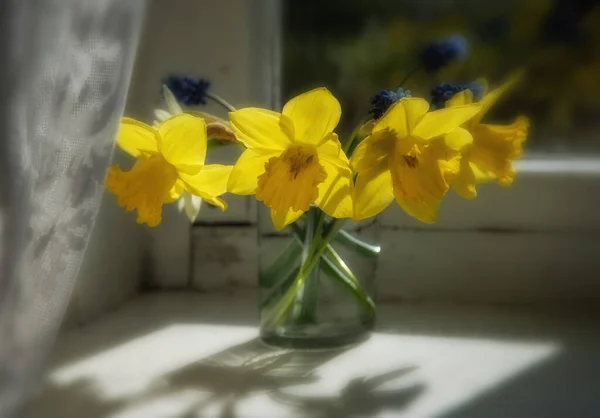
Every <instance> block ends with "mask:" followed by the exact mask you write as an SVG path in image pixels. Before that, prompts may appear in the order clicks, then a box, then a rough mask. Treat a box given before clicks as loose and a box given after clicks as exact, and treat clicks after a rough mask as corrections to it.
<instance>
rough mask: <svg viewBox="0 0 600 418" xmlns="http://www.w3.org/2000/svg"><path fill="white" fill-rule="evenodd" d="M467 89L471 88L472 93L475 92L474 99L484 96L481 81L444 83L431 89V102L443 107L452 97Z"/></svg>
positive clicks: (437, 106) (477, 99)
mask: <svg viewBox="0 0 600 418" xmlns="http://www.w3.org/2000/svg"><path fill="white" fill-rule="evenodd" d="M467 89H468V90H471V93H473V100H475V101H479V100H481V98H482V97H483V86H482V85H481V84H479V83H476V82H473V83H469V84H452V83H442V84H438V85H437V86H435V87H434V88H433V89H431V104H432V105H433V106H435V107H436V108H442V107H444V105H445V104H446V102H447V101H448V100H450V99H451V98H452V96H454V95H455V94H456V93H459V92H461V91H463V90H467Z"/></svg>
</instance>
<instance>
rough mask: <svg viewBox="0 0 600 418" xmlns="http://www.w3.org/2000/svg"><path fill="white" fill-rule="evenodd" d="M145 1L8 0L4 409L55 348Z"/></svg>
mask: <svg viewBox="0 0 600 418" xmlns="http://www.w3.org/2000/svg"><path fill="white" fill-rule="evenodd" d="M143 1H144V0H5V1H0V56H1V57H2V65H0V417H2V418H7V417H12V416H14V415H15V414H18V412H19V410H20V408H21V407H22V405H23V402H24V399H25V398H26V396H27V394H28V392H29V391H30V390H31V389H32V388H33V387H34V385H35V384H36V383H37V381H38V378H39V373H40V372H41V370H42V366H43V364H44V360H45V359H46V357H47V354H48V352H49V350H50V348H51V347H52V344H53V342H54V339H55V337H56V334H57V331H58V328H59V326H60V322H61V319H62V317H63V314H64V312H65V309H66V307H67V303H68V301H69V297H70V295H71V291H72V288H73V284H74V282H75V279H76V277H77V273H78V270H79V267H80V265H81V261H82V258H83V255H84V253H85V248H86V246H87V243H88V240H89V237H90V233H91V231H92V228H93V226H94V221H95V218H96V214H97V211H98V207H99V202H100V198H101V195H102V193H103V184H104V175H105V171H106V169H107V167H108V164H109V160H110V157H111V154H112V149H113V144H114V136H115V133H116V129H117V126H118V121H119V119H120V117H121V114H122V112H123V107H124V103H125V96H126V93H127V87H128V85H129V79H130V76H131V71H132V66H133V59H134V56H135V48H136V45H137V40H138V35H139V31H140V26H141V19H142V14H143V6H144V4H143Z"/></svg>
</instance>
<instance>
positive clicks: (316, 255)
mask: <svg viewBox="0 0 600 418" xmlns="http://www.w3.org/2000/svg"><path fill="white" fill-rule="evenodd" d="M343 223H344V220H343V219H335V220H334V221H333V222H331V224H329V227H328V228H327V231H326V232H325V235H324V236H323V239H322V240H320V242H319V244H318V245H316V246H315V248H314V252H313V254H312V256H310V255H309V257H308V258H307V260H306V261H305V262H304V263H303V264H302V266H301V267H300V271H299V272H298V275H297V276H296V279H295V280H294V283H293V284H292V286H290V288H289V289H288V291H287V292H285V294H284V295H283V297H282V298H281V299H280V300H279V302H278V303H277V304H276V305H275V306H274V307H273V309H272V310H271V311H270V313H269V314H268V315H267V317H266V318H265V320H264V325H265V326H267V327H274V326H278V325H281V324H282V323H283V322H284V321H285V319H286V317H287V314H288V313H289V311H290V310H291V308H292V307H293V306H294V302H295V301H296V300H297V297H298V292H299V291H300V290H301V289H302V287H303V286H304V283H305V282H306V279H307V278H308V275H309V274H310V272H311V271H312V270H313V268H315V266H316V265H317V263H318V262H319V261H320V259H321V255H322V254H323V252H324V251H325V249H326V247H327V244H329V241H330V240H331V239H332V238H333V237H334V236H335V235H336V233H337V232H338V231H339V230H340V228H341V227H342V225H343Z"/></svg>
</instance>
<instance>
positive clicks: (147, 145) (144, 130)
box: [117, 118, 158, 157]
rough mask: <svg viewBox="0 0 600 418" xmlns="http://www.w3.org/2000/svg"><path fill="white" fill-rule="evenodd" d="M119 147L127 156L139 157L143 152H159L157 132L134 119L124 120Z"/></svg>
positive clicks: (118, 136)
mask: <svg viewBox="0 0 600 418" xmlns="http://www.w3.org/2000/svg"><path fill="white" fill-rule="evenodd" d="M117 145H118V146H119V148H121V149H122V150H123V151H125V152H126V153H127V154H129V155H131V156H133V157H139V156H140V154H141V153H142V152H157V151H158V145H157V143H156V131H155V130H154V129H152V127H151V126H148V125H146V124H145V123H142V122H139V121H137V120H135V119H132V118H123V119H122V120H121V125H120V126H119V132H118V133H117Z"/></svg>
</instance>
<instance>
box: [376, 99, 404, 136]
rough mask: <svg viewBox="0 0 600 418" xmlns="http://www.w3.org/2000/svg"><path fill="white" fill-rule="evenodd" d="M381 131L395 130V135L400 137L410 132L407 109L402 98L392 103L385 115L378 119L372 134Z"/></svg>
mask: <svg viewBox="0 0 600 418" xmlns="http://www.w3.org/2000/svg"><path fill="white" fill-rule="evenodd" d="M380 131H387V132H390V133H391V132H394V135H396V136H397V137H400V138H402V137H405V136H407V135H408V134H409V131H408V124H407V122H406V110H405V109H404V105H403V104H402V100H398V101H397V102H396V103H394V104H392V105H391V106H390V107H389V109H388V110H387V111H386V112H385V113H384V114H383V116H382V117H380V118H379V119H378V120H377V122H376V123H375V126H373V130H372V134H375V133H377V132H380Z"/></svg>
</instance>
